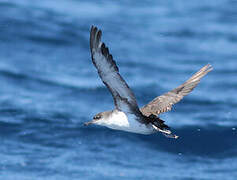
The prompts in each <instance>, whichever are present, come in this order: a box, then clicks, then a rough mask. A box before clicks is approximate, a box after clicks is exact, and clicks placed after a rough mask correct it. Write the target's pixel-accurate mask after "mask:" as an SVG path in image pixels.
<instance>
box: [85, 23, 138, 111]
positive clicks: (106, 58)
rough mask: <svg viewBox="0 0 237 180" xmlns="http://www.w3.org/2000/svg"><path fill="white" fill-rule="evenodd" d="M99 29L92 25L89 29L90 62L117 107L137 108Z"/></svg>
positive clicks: (121, 108) (132, 95) (133, 97)
mask: <svg viewBox="0 0 237 180" xmlns="http://www.w3.org/2000/svg"><path fill="white" fill-rule="evenodd" d="M101 35H102V32H101V30H98V29H97V27H94V26H92V27H91V31H90V49H91V57H92V62H93V64H94V65H95V67H96V69H97V71H98V74H99V76H100V78H101V80H102V81H103V83H104V84H105V85H106V86H107V88H108V89H109V91H110V92H111V94H112V96H113V99H114V103H115V106H116V108H117V109H120V110H123V109H126V110H127V107H128V105H129V107H130V108H132V109H134V110H135V109H136V110H139V108H138V106H137V102H136V98H135V96H134V94H133V92H132V91H131V90H130V88H129V87H128V85H127V83H126V82H125V81H124V79H123V78H122V77H121V75H120V74H119V69H118V67H117V65H116V63H115V61H114V60H113V56H112V55H111V54H110V53H109V49H108V48H107V47H106V46H105V44H104V43H102V42H101Z"/></svg>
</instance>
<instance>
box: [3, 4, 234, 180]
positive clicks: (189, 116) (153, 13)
mask: <svg viewBox="0 0 237 180" xmlns="http://www.w3.org/2000/svg"><path fill="white" fill-rule="evenodd" d="M236 9H237V2H236V1H234V0H203V1H195V0H189V1H184V0H179V1H172V0H160V1H151V0H143V1H127V0H126V1H125V0H119V1H108V0H105V1H92V0H88V1H79V0H57V1H49V0H41V1H31V0H20V1H19V0H1V1H0V87H1V88H0V179H1V180H13V179H14V180H41V179H42V180H43V179H44V180H67V179H70V180H73V179H77V180H78V179H83V180H84V179H85V180H97V179H98V180H102V179H113V180H116V179H134V180H147V179H149V180H153V179H155V180H157V179H161V180H162V179H166V180H210V179H215V180H217V179H218V180H219V179H220V180H222V179H225V180H235V179H236V177H237V114H236V108H237V11H236ZM91 25H96V26H98V27H99V28H101V29H102V31H103V37H102V38H103V41H104V42H105V43H106V45H107V46H109V48H110V52H111V53H112V54H113V56H114V59H115V60H116V61H117V64H118V66H119V68H120V72H121V75H122V76H123V77H124V79H125V80H126V81H127V82H128V84H129V85H130V87H131V89H132V90H133V91H134V93H135V95H136V97H137V101H138V102H139V105H140V106H142V105H144V104H146V103H148V102H149V101H150V100H151V99H153V98H154V97H156V96H158V95H160V94H162V93H164V92H167V91H169V90H171V89H173V88H175V87H176V86H178V85H180V84H181V83H183V82H184V81H185V80H187V79H188V78H189V77H190V76H191V75H192V74H193V73H195V72H196V71H198V70H199V69H200V68H201V67H202V66H204V65H206V64H208V63H210V64H211V65H212V66H213V68H214V70H213V71H212V72H210V73H209V74H208V75H207V76H206V77H204V78H203V79H202V81H201V83H200V84H199V85H198V86H197V88H196V89H195V90H194V91H193V92H192V93H191V94H190V95H189V96H187V97H185V98H184V99H183V100H182V101H181V102H180V103H179V104H176V105H175V106H174V109H173V111H171V112H168V113H165V114H162V115H161V117H162V119H164V120H166V122H167V124H168V125H169V126H171V127H172V130H173V131H174V132H175V133H176V134H177V135H179V136H180V138H179V139H177V140H175V139H169V138H166V137H164V136H162V135H161V134H159V133H157V134H153V135H148V136H146V135H138V134H132V133H127V132H121V131H115V130H110V129H107V128H104V127H99V126H88V127H85V126H83V123H84V122H86V121H89V120H91V119H92V117H93V115H95V114H96V113H98V112H102V111H105V110H111V109H112V108H113V106H114V105H113V101H112V97H111V95H110V93H109V91H108V90H107V89H106V87H105V86H104V85H103V83H102V82H101V80H100V79H99V77H98V75H97V72H96V69H95V68H94V66H93V65H92V63H91V59H90V51H89V30H90V27H91Z"/></svg>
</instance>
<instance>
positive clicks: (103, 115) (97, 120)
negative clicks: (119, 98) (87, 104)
mask: <svg viewBox="0 0 237 180" xmlns="http://www.w3.org/2000/svg"><path fill="white" fill-rule="evenodd" d="M109 112H111V111H106V112H100V113H98V114H96V115H95V116H94V117H93V120H91V121H89V122H86V123H85V124H84V125H86V126H87V125H90V124H97V125H102V124H104V123H105V122H106V121H107V119H108V116H109V114H110V113H109Z"/></svg>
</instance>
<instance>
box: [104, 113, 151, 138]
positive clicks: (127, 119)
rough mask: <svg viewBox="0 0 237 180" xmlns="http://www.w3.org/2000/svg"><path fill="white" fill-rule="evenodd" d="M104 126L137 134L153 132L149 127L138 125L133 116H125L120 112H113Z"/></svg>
mask: <svg viewBox="0 0 237 180" xmlns="http://www.w3.org/2000/svg"><path fill="white" fill-rule="evenodd" d="M103 125H104V126H106V127H108V128H111V129H117V130H122V131H128V132H133V133H139V134H151V133H153V132H154V130H153V128H152V127H151V126H146V125H145V124H142V123H139V122H138V121H137V120H136V116H135V115H133V114H130V115H128V116H127V115H126V114H125V113H124V112H122V111H114V112H113V113H112V115H111V116H110V117H109V119H107V120H106V123H105V124H103Z"/></svg>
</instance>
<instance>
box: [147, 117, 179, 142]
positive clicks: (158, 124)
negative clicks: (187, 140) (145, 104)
mask: <svg viewBox="0 0 237 180" xmlns="http://www.w3.org/2000/svg"><path fill="white" fill-rule="evenodd" d="M149 117H150V118H152V122H151V123H152V126H153V128H154V129H156V130H157V131H159V132H161V133H162V134H163V135H164V136H166V137H168V138H175V139H177V138H178V137H179V136H177V135H175V134H173V133H172V132H171V130H170V127H169V126H167V125H166V124H165V121H163V120H162V119H160V118H159V117H156V116H155V115H154V116H153V115H150V116H149Z"/></svg>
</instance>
